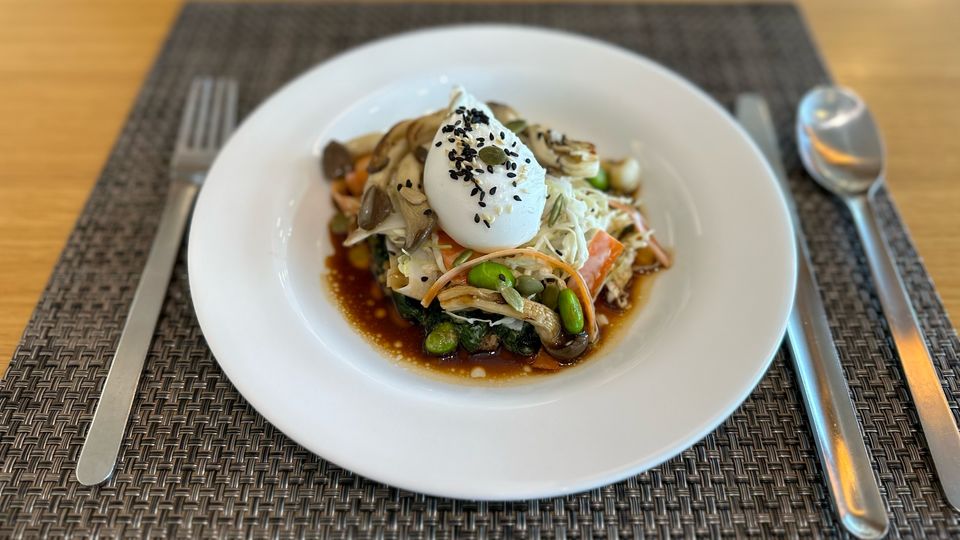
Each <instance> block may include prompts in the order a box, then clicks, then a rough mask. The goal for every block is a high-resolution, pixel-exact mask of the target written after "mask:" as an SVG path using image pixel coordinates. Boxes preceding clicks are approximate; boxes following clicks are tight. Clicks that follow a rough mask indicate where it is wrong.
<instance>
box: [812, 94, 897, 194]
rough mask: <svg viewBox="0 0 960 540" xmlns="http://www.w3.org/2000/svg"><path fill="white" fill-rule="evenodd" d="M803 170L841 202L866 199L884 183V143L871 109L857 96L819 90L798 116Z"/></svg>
mask: <svg viewBox="0 0 960 540" xmlns="http://www.w3.org/2000/svg"><path fill="white" fill-rule="evenodd" d="M797 142H798V143H799V145H800V158H801V159H802V160H803V165H804V166H805V167H806V168H807V170H808V171H809V172H810V175H811V176H813V179H814V180H816V181H817V183H819V184H820V185H821V186H823V187H824V188H826V189H828V190H830V191H832V192H834V193H836V194H837V195H840V196H855V195H860V194H865V193H867V192H868V191H869V190H870V189H871V188H872V187H873V186H875V185H877V184H879V183H880V182H881V179H882V178H883V165H884V160H883V155H884V150H883V141H882V140H881V138H880V130H878V129H877V126H876V123H875V122H874V121H873V115H871V114H870V109H868V108H867V106H866V105H865V104H864V102H863V100H862V99H860V97H859V96H857V95H856V94H855V93H853V91H851V90H848V89H846V88H840V87H836V86H818V87H816V88H814V89H812V90H810V91H809V92H807V94H806V95H805V96H804V97H803V100H802V101H801V102H800V106H799V108H798V110H797Z"/></svg>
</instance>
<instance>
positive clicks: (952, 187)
mask: <svg viewBox="0 0 960 540" xmlns="http://www.w3.org/2000/svg"><path fill="white" fill-rule="evenodd" d="M799 3H800V5H801V6H802V8H803V10H804V11H805V13H806V16H807V18H808V20H809V22H810V26H811V28H812V30H813V33H814V35H815V37H816V39H817V40H818V42H819V44H820V46H821V49H822V51H823V53H824V56H825V57H826V60H827V62H828V63H829V65H830V68H831V70H832V72H833V74H834V76H835V78H836V79H837V80H838V81H839V82H841V83H842V84H845V85H847V86H850V87H853V88H855V89H856V90H857V91H858V92H859V93H860V94H861V95H863V96H864V97H865V98H866V99H867V101H868V102H869V103H870V106H871V108H872V109H873V110H874V112H875V115H876V117H877V120H878V121H879V123H880V126H881V127H882V129H883V132H884V136H885V138H886V144H887V150H888V152H889V166H888V180H889V183H890V186H891V190H892V192H893V195H894V199H895V201H896V203H897V205H898V206H899V208H900V211H901V213H902V215H903V218H904V219H905V221H906V223H907V226H908V227H909V229H910V231H911V233H912V235H913V239H914V241H915V242H916V244H917V247H918V248H919V251H920V254H921V256H922V257H923V258H924V261H925V263H926V265H927V268H928V270H929V271H930V273H931V274H932V275H933V278H934V281H935V282H936V284H937V288H938V290H939V292H940V295H941V296H942V298H943V300H944V302H945V304H946V306H947V310H948V311H949V312H950V313H953V314H954V315H956V314H957V313H960V211H958V209H957V206H958V205H960V31H958V29H960V2H956V1H953V0H939V1H938V0H921V1H908V0H847V1H843V2H837V1H834V0H805V1H801V2H799ZM180 5H181V2H180V1H178V0H83V1H79V0H17V1H14V0H0V371H2V370H5V369H6V365H7V364H8V362H9V359H10V357H11V355H12V354H13V349H14V347H15V346H16V344H17V342H18V341H19V339H20V334H21V332H22V331H23V328H24V326H25V325H26V322H27V319H28V318H29V316H30V313H31V311H32V310H33V307H34V305H35V304H36V302H37V299H38V296H39V294H40V292H41V291H42V289H43V287H44V285H45V284H46V282H47V279H48V277H49V274H50V271H51V269H52V267H53V265H54V263H55V262H56V260H57V256H58V255H59V253H60V250H61V249H62V248H63V245H64V242H65V240H66V238H67V235H68V234H69V232H70V230H71V228H72V227H73V223H74V221H75V220H76V218H77V216H78V214H79V212H80V210H81V208H82V206H83V204H84V201H85V200H86V197H87V194H88V192H89V191H90V188H91V187H92V186H93V183H94V181H95V180H96V178H97V175H98V174H99V172H100V169H101V167H102V166H103V164H104V161H105V160H106V158H107V155H108V153H109V151H110V149H111V147H112V145H113V143H114V140H115V138H116V136H117V134H118V132H119V130H120V128H121V126H122V124H123V121H124V118H125V116H126V114H127V112H128V110H129V108H130V106H131V104H132V102H133V99H134V98H135V96H136V93H137V91H138V89H139V87H140V84H141V82H142V81H143V78H144V76H145V74H146V72H147V70H148V69H149V67H150V65H151V63H152V62H153V60H154V57H155V55H156V54H157V52H158V50H159V48H160V46H161V43H162V41H163V38H164V36H165V35H166V33H167V30H168V29H169V27H170V24H171V23H172V21H173V18H174V17H175V16H176V13H177V11H178V9H179V8H180ZM954 320H956V319H954Z"/></svg>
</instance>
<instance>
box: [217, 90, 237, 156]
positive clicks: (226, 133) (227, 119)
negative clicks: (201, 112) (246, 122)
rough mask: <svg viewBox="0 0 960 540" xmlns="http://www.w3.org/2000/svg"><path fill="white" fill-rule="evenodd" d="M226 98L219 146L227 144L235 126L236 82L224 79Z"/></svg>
mask: <svg viewBox="0 0 960 540" xmlns="http://www.w3.org/2000/svg"><path fill="white" fill-rule="evenodd" d="M225 81H226V89H227V96H226V102H225V104H224V114H223V127H222V129H221V130H220V134H221V135H220V142H219V144H220V145H223V143H225V142H227V139H228V138H229V137H230V134H231V133H233V129H234V128H235V127H236V126H237V81H235V80H233V79H225Z"/></svg>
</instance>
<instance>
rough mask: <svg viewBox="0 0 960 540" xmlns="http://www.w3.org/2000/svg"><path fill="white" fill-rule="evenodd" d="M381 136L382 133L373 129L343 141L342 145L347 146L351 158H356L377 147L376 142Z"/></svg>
mask: <svg viewBox="0 0 960 540" xmlns="http://www.w3.org/2000/svg"><path fill="white" fill-rule="evenodd" d="M382 138H383V133H381V132H379V131H374V132H371V133H365V134H363V135H359V136H357V137H354V138H352V139H350V140H349V141H347V142H345V143H343V146H345V147H346V148H347V151H348V152H350V155H351V156H352V157H353V159H357V158H358V157H360V156H365V155H367V154H369V153H371V152H373V149H374V148H376V147H377V143H378V142H380V139H382Z"/></svg>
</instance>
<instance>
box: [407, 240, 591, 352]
mask: <svg viewBox="0 0 960 540" xmlns="http://www.w3.org/2000/svg"><path fill="white" fill-rule="evenodd" d="M515 255H523V256H525V257H533V258H535V259H540V260H541V261H543V262H545V263H547V264H549V265H550V266H551V267H553V268H558V269H560V270H561V271H563V272H566V273H567V274H568V275H569V276H570V277H571V278H572V279H573V285H574V286H573V287H570V288H571V289H574V291H575V292H576V293H577V296H578V297H579V298H580V303H581V305H582V307H583V318H584V319H585V321H586V327H587V335H588V336H590V341H591V342H593V341H596V340H597V338H598V337H599V336H600V329H599V327H598V326H597V316H596V311H595V309H594V305H593V297H592V296H591V295H590V289H589V288H588V287H587V284H586V283H584V281H583V276H581V275H580V272H577V270H576V268H574V267H572V266H570V265H569V264H567V263H565V262H563V261H561V260H560V259H557V258H554V257H551V256H550V255H547V254H545V253H541V252H539V251H537V250H535V249H533V248H513V249H504V250H500V251H494V252H493V253H487V254H486V255H484V256H482V257H477V258H476V259H472V260H469V261H467V262H465V263H463V264H461V265H460V266H457V267H456V268H451V269H450V270H448V271H447V273H445V274H443V275H442V276H440V277H439V278H438V279H437V281H435V282H434V283H433V285H432V286H431V287H430V288H429V289H428V290H427V293H426V294H425V295H424V296H423V300H422V301H421V302H420V303H421V304H422V305H423V307H427V306H429V305H430V302H433V299H434V298H436V297H437V294H438V293H439V292H440V289H442V288H443V287H444V285H446V284H447V283H449V282H450V280H451V279H453V278H455V277H456V276H457V275H459V274H462V273H463V272H466V271H467V270H469V269H471V268H473V267H474V266H476V265H478V264H480V263H482V262H484V261H489V260H491V259H500V258H503V257H512V256H515Z"/></svg>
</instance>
